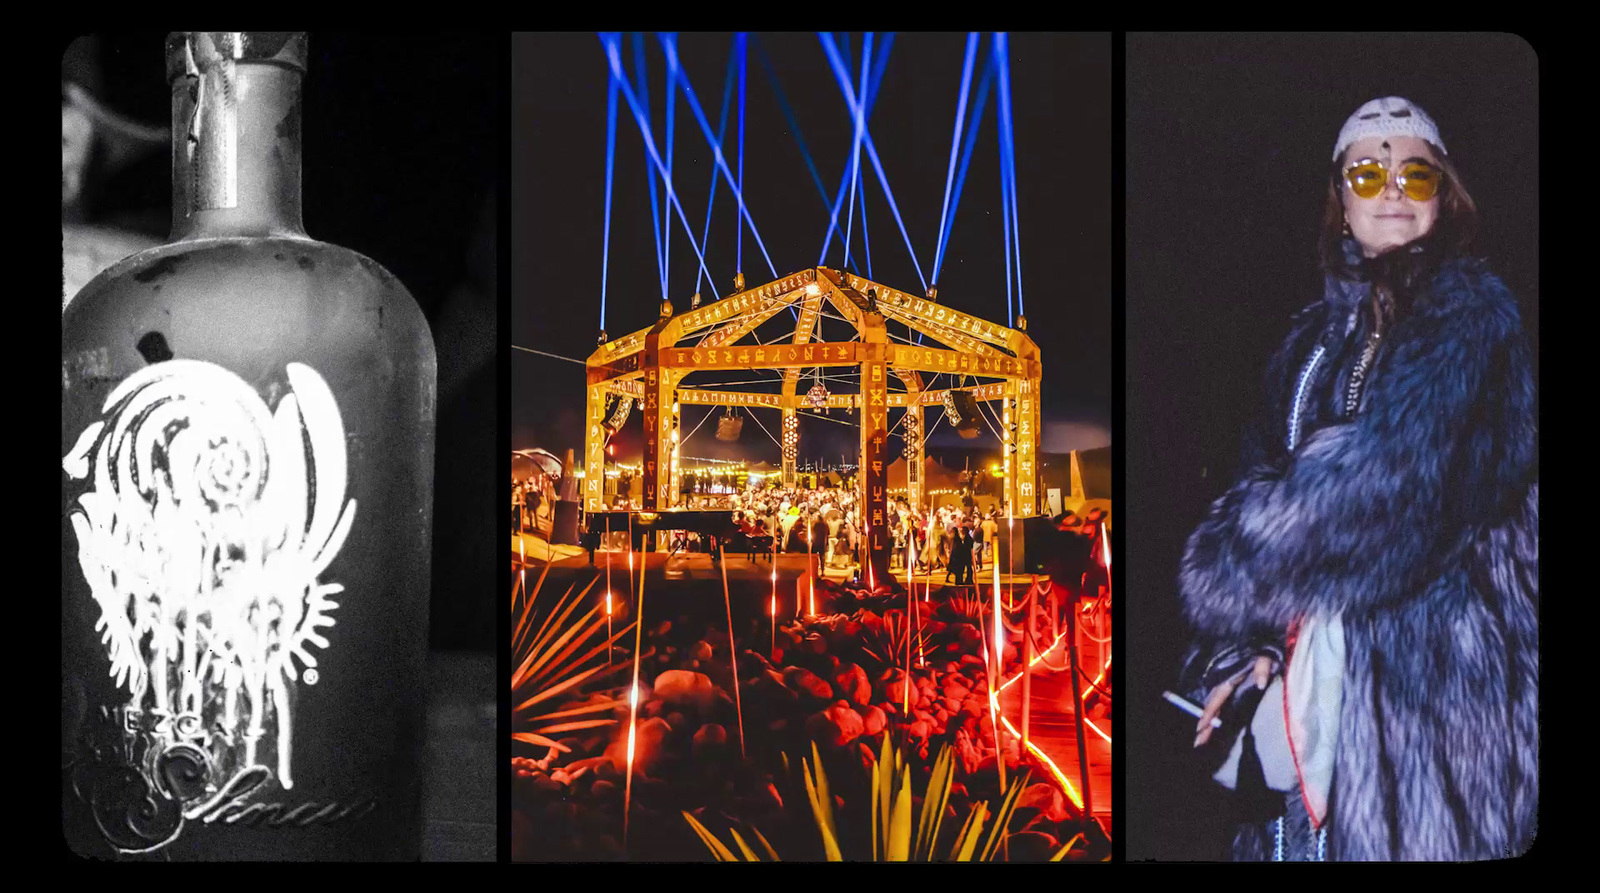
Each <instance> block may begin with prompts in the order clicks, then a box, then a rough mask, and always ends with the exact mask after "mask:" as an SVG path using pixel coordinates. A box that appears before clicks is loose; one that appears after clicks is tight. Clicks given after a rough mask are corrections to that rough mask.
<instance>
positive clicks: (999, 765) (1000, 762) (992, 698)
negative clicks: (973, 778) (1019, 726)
mask: <svg viewBox="0 0 1600 893" xmlns="http://www.w3.org/2000/svg"><path fill="white" fill-rule="evenodd" d="M1004 628H1005V627H1004V626H1003V625H1002V624H1001V622H1000V562H998V561H996V562H995V563H994V661H993V664H992V665H991V666H990V667H989V672H988V673H987V674H986V676H987V682H988V685H989V724H990V725H991V726H992V727H993V728H994V758H995V759H994V763H995V768H996V769H997V770H998V771H999V774H1000V790H1002V791H1003V790H1005V789H1006V755H1005V750H1004V748H1003V747H1002V746H1001V743H1000V687H999V685H998V684H997V682H998V679H999V676H1000V673H1001V672H1003V667H1002V666H1001V663H1000V660H1001V657H1002V656H1003V655H1004V654H1005V650H1004V649H1003V648H1002V647H1001V638H1000V637H1001V635H1003V633H1002V630H1004ZM984 651H985V652H987V651H988V649H987V648H985V649H984ZM985 657H986V658H987V654H985ZM984 662H985V663H989V661H988V660H985V661H984Z"/></svg>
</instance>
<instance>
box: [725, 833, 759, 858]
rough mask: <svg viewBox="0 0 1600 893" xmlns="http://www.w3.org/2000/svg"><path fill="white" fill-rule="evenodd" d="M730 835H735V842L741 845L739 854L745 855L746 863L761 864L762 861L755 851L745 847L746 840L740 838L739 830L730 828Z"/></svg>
mask: <svg viewBox="0 0 1600 893" xmlns="http://www.w3.org/2000/svg"><path fill="white" fill-rule="evenodd" d="M728 833H729V834H732V835H733V842H734V843H736V844H738V845H739V852H741V853H743V854H744V861H746V862H760V861H761V860H760V859H758V858H756V854H755V852H754V851H753V850H751V849H750V847H749V846H747V845H745V842H744V838H743V837H740V836H739V829H738V828H729V829H728Z"/></svg>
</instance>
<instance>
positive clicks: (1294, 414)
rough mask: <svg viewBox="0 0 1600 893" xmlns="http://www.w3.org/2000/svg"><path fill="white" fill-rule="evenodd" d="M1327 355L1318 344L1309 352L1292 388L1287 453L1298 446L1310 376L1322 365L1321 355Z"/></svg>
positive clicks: (1325, 350)
mask: <svg viewBox="0 0 1600 893" xmlns="http://www.w3.org/2000/svg"><path fill="white" fill-rule="evenodd" d="M1325 353H1327V348H1325V347H1323V346H1322V345H1321V344H1318V345H1317V347H1316V349H1315V350H1313V351H1312V352H1311V359H1309V360H1306V364H1305V366H1304V368H1302V369H1301V370H1300V378H1299V380H1298V381H1297V382H1296V383H1295V387H1294V403H1293V404H1292V405H1291V406H1290V408H1289V437H1288V440H1287V443H1288V445H1289V452H1291V453H1292V452H1294V448H1295V447H1296V446H1299V444H1300V417H1301V415H1302V414H1303V413H1304V412H1305V400H1306V391H1308V390H1309V389H1310V387H1311V379H1312V376H1313V375H1315V373H1316V371H1317V366H1318V365H1320V364H1321V363H1322V355H1323V354H1325Z"/></svg>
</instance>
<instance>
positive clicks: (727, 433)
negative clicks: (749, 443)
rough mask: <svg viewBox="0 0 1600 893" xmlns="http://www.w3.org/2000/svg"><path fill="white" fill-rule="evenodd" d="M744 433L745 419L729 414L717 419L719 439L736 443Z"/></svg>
mask: <svg viewBox="0 0 1600 893" xmlns="http://www.w3.org/2000/svg"><path fill="white" fill-rule="evenodd" d="M743 431H744V417H743V416H737V415H734V414H732V413H729V414H727V415H725V416H723V417H722V418H720V419H717V439H718V440H727V441H734V440H738V439H739V434H740V433H741V432H743Z"/></svg>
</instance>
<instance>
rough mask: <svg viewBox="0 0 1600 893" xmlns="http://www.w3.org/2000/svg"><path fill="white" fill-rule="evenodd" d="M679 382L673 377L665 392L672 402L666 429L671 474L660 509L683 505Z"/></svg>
mask: <svg viewBox="0 0 1600 893" xmlns="http://www.w3.org/2000/svg"><path fill="white" fill-rule="evenodd" d="M679 380H680V379H678V377H677V376H673V381H672V387H671V389H670V390H668V391H667V393H668V394H670V395H671V400H672V419H671V421H670V422H669V424H668V428H667V437H668V440H669V442H670V445H671V447H672V449H671V451H670V453H669V456H670V458H669V459H668V462H669V463H670V467H671V469H672V473H671V474H670V475H669V476H668V482H667V498H666V499H664V500H662V506H661V507H662V508H673V507H675V506H678V505H681V504H683V476H682V474H681V473H680V472H679V470H678V447H679V444H678V440H679V438H680V437H681V436H682V433H681V423H680V419H681V418H682V416H681V414H680V413H679V412H678V410H679V408H680V406H679V403H678V381H679Z"/></svg>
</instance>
